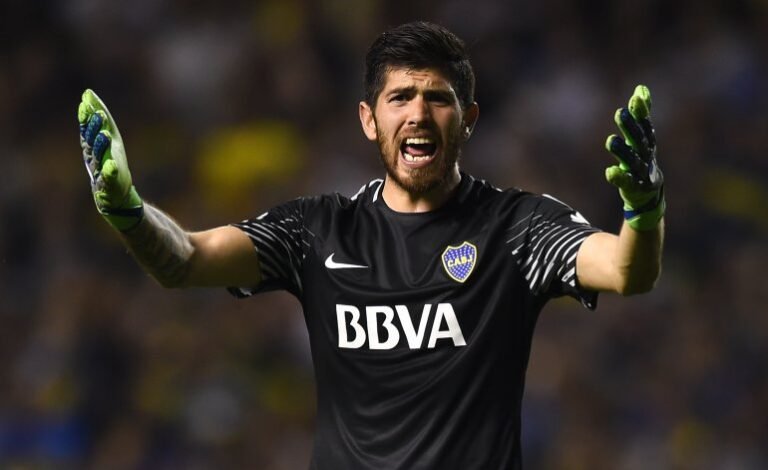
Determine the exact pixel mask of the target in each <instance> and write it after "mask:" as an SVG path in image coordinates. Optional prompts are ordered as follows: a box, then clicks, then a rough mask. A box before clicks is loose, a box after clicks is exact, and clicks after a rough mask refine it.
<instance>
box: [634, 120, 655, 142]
mask: <svg viewBox="0 0 768 470" xmlns="http://www.w3.org/2000/svg"><path fill="white" fill-rule="evenodd" d="M637 123H638V124H639V125H640V127H641V128H642V129H643V135H645V138H646V139H648V146H649V147H651V148H655V147H656V131H655V130H654V129H653V124H652V123H651V119H650V118H642V119H639V120H638V121H637Z"/></svg>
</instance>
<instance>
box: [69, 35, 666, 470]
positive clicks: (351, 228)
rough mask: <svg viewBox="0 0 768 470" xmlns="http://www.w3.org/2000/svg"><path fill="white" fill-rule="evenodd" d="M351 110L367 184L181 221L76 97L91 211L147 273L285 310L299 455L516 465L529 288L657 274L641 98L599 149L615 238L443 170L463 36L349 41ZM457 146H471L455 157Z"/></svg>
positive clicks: (577, 286)
mask: <svg viewBox="0 0 768 470" xmlns="http://www.w3.org/2000/svg"><path fill="white" fill-rule="evenodd" d="M365 63H366V69H365V90H364V91H365V99H364V100H363V101H361V102H360V103H359V104H358V113H359V117H360V122H361V126H362V130H363V133H364V134H365V136H366V137H367V138H368V139H369V140H370V141H371V142H373V143H374V144H376V146H377V147H378V153H379V157H380V160H381V163H382V165H383V167H384V169H385V171H386V173H385V176H384V178H383V179H376V180H373V181H371V182H369V183H366V184H364V185H363V186H362V188H361V189H360V191H359V192H358V193H357V194H355V195H353V196H351V197H347V196H343V195H340V194H332V195H324V196H319V197H305V198H298V199H296V200H293V201H290V202H287V203H285V204H281V205H279V206H277V207H274V208H272V209H270V210H268V211H267V212H265V213H263V214H262V215H260V216H258V217H253V218H250V219H247V220H244V221H242V222H239V223H234V224H231V225H227V226H223V227H218V228H213V229H210V230H206V231H201V232H189V231H186V230H184V229H183V228H181V226H180V225H179V224H177V223H176V222H175V221H173V219H171V218H170V217H169V216H168V215H166V214H164V213H163V212H162V211H160V210H159V209H157V208H155V207H154V206H152V205H150V204H147V203H146V202H144V201H143V200H142V198H141V196H140V193H139V192H138V191H137V190H136V189H135V188H134V186H133V181H132V178H131V174H130V171H129V169H128V162H127V158H126V149H125V146H124V144H123V139H122V136H121V135H120V131H119V130H118V128H117V124H116V122H115V120H114V118H113V117H112V115H111V114H110V113H109V111H108V110H107V108H106V106H105V105H104V103H103V102H102V101H101V100H100V99H99V97H97V96H96V94H95V93H94V92H92V91H91V90H86V91H85V93H83V96H82V102H81V103H80V107H79V109H78V119H79V122H80V142H81V147H82V151H83V157H84V161H85V165H86V168H87V170H88V174H89V176H90V181H91V189H92V191H93V198H94V201H95V203H96V208H97V209H98V211H99V212H100V213H101V215H102V216H103V217H104V218H105V219H106V221H107V222H108V223H109V224H110V225H111V226H112V227H114V228H115V230H116V231H117V232H118V233H119V234H120V236H121V238H122V240H123V241H124V243H125V244H126V245H127V246H128V247H129V249H130V251H131V253H132V254H133V256H134V257H135V258H136V259H137V260H138V261H139V263H141V265H142V266H143V267H144V268H145V269H146V270H147V271H148V272H149V273H150V274H151V275H152V276H154V277H155V278H156V279H157V280H158V281H159V282H160V283H161V284H163V285H164V286H171V287H185V286H222V287H229V289H230V292H232V293H233V294H234V295H236V296H238V297H248V296H250V295H253V294H256V293H259V292H263V291H267V290H273V289H283V290H287V291H288V292H290V293H292V294H294V295H295V296H296V297H297V298H298V299H299V300H300V302H301V304H302V307H303V309H304V315H305V319H306V324H307V329H308V332H309V339H310V344H311V348H312V355H313V361H314V364H315V369H316V370H315V375H316V379H317V401H318V404H317V405H318V406H317V420H316V430H315V441H314V448H313V451H312V462H311V464H310V467H311V468H313V469H339V468H355V469H382V468H413V469H424V468H435V469H437V468H488V469H501V468H505V469H507V468H513V469H514V468H520V465H521V455H520V430H521V424H520V414H521V413H520V411H521V401H522V395H523V385H524V382H525V372H526V368H527V363H528V357H529V353H530V345H531V341H532V336H533V330H534V326H535V323H536V320H537V318H538V315H539V313H540V312H541V310H542V308H543V307H544V305H545V304H546V303H547V301H548V300H550V299H552V298H554V297H558V296H563V295H568V296H571V297H574V298H576V299H578V300H580V301H581V303H582V304H583V305H585V306H586V307H588V308H590V309H594V308H595V307H596V302H597V296H598V292H601V291H608V292H617V293H620V294H623V295H628V294H635V293H642V292H646V291H648V290H650V289H651V288H652V287H653V286H654V284H655V282H656V280H657V278H658V276H659V272H660V269H661V249H662V239H663V217H664V210H665V200H664V178H663V175H662V172H661V170H660V169H659V166H658V164H657V160H656V157H657V155H656V138H655V135H654V130H653V127H652V125H651V120H650V110H651V95H650V92H649V90H648V88H646V87H645V86H642V85H640V86H637V88H636V89H635V91H634V94H633V95H632V96H631V98H630V100H629V104H628V106H627V107H626V108H621V109H619V110H618V111H617V112H616V114H615V121H616V124H617V126H618V128H619V131H620V132H619V134H620V135H612V136H610V137H609V138H608V140H607V141H606V148H607V149H608V151H609V152H611V153H612V154H613V155H614V156H615V158H616V159H617V162H616V164H615V165H614V166H610V167H609V168H607V170H606V172H605V177H606V179H607V181H608V182H609V183H610V184H612V185H614V186H616V187H617V188H618V193H619V195H620V197H621V199H622V200H623V217H624V222H623V224H622V227H621V230H620V233H619V234H618V235H614V234H610V233H606V232H603V231H601V230H599V229H597V228H595V227H593V226H592V225H591V224H589V222H588V221H586V219H584V217H582V216H581V215H580V214H579V213H578V212H577V211H575V210H574V209H572V208H571V207H570V206H568V205H566V204H564V203H562V202H560V201H558V200H557V199H555V198H553V197H551V196H546V195H538V194H533V193H529V192H526V191H522V190H520V189H516V188H510V189H506V190H502V189H498V188H495V187H493V186H492V185H490V184H489V183H486V182H485V181H483V180H479V179H475V178H474V177H473V176H471V175H469V174H467V173H464V172H462V171H460V170H459V165H458V160H459V156H460V154H461V148H462V146H463V145H464V143H465V142H466V141H467V140H468V139H469V138H470V136H471V135H472V131H473V129H474V127H475V124H476V123H477V121H478V117H479V106H478V104H477V103H476V102H475V100H474V85H475V77H474V72H473V70H472V66H471V64H470V61H469V57H468V54H467V51H466V49H465V46H464V43H463V41H461V40H460V39H459V38H458V37H456V36H455V35H454V34H453V33H451V32H450V31H448V30H447V29H445V28H443V27H441V26H438V25H434V24H431V23H425V22H414V23H408V24H404V25H401V26H398V27H396V28H393V29H391V30H389V31H387V32H385V33H383V34H381V35H380V36H379V37H378V38H377V39H376V40H375V41H374V42H373V44H372V45H371V46H370V48H369V50H368V53H367V55H366V62H365ZM468 158H471V157H468Z"/></svg>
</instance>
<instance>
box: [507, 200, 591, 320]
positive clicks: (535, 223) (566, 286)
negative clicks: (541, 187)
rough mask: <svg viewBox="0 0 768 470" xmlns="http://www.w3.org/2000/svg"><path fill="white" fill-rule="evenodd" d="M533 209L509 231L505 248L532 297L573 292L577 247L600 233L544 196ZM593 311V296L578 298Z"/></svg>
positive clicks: (575, 289) (564, 205)
mask: <svg viewBox="0 0 768 470" xmlns="http://www.w3.org/2000/svg"><path fill="white" fill-rule="evenodd" d="M544 196H545V197H544V198H541V199H540V203H539V204H538V205H537V207H536V209H535V210H534V211H533V212H531V213H530V214H529V215H528V216H527V217H525V218H524V219H522V220H520V221H518V222H517V223H516V224H515V225H513V226H512V227H510V228H509V230H508V231H509V233H510V236H509V239H508V240H507V244H508V245H511V246H512V255H513V256H515V259H516V260H517V263H518V265H519V266H520V269H521V271H522V273H523V276H524V277H525V280H526V282H527V283H528V289H529V290H530V291H531V293H533V294H534V295H558V294H562V293H564V292H574V291H577V289H578V286H577V285H576V280H577V279H576V255H577V253H578V251H579V247H580V246H581V243H582V242H583V241H584V239H585V238H587V237H588V236H589V235H591V234H593V233H595V232H599V231H600V230H599V229H597V228H595V227H592V226H590V225H588V224H589V223H588V222H587V221H586V219H584V217H583V216H582V215H581V214H579V213H578V212H576V211H575V210H574V209H572V208H571V207H569V206H568V205H566V204H564V203H562V202H560V201H558V200H557V199H555V198H553V197H551V196H548V195H544ZM581 300H582V302H583V303H584V305H585V306H587V307H589V308H591V309H593V308H594V307H595V300H596V296H595V295H590V296H588V297H585V296H582V298H581Z"/></svg>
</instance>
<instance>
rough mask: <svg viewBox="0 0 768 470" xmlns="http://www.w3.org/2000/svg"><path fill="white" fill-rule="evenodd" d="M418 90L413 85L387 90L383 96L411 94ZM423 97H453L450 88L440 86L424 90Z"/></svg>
mask: <svg viewBox="0 0 768 470" xmlns="http://www.w3.org/2000/svg"><path fill="white" fill-rule="evenodd" d="M417 90H418V88H417V87H416V86H414V85H404V86H400V87H396V88H392V89H391V90H387V91H386V92H385V95H387V96H389V95H397V94H413V93H416V91H417ZM424 94H425V95H445V96H453V92H452V90H451V89H450V88H445V87H442V86H438V87H430V88H427V89H425V90H424Z"/></svg>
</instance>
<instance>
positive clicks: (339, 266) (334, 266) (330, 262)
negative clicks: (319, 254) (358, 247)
mask: <svg viewBox="0 0 768 470" xmlns="http://www.w3.org/2000/svg"><path fill="white" fill-rule="evenodd" d="M335 254H336V253H331V254H330V256H328V258H326V259H325V267H326V268H328V269H361V268H367V267H368V266H362V265H360V264H349V263H337V262H336V261H334V260H333V255H335Z"/></svg>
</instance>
